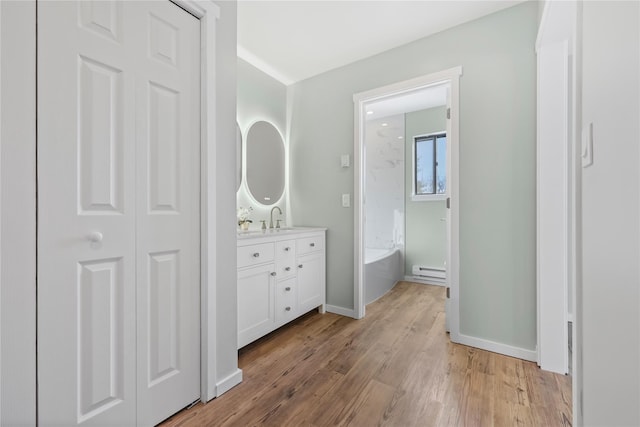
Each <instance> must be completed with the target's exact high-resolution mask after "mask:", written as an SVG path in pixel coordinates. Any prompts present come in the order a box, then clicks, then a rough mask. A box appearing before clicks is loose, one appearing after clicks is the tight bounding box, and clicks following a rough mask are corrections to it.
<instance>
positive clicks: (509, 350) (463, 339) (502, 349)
mask: <svg viewBox="0 0 640 427" xmlns="http://www.w3.org/2000/svg"><path fill="white" fill-rule="evenodd" d="M451 341H453V342H455V343H458V344H464V345H468V346H470V347H475V348H479V349H481V350H487V351H491V352H493V353H498V354H504V355H505V356H511V357H516V358H518V359H523V360H528V361H530V362H537V361H538V353H537V352H536V351H535V350H527V349H524V348H520V347H513V346H510V345H508V344H502V343H498V342H494V341H489V340H485V339H482V338H476V337H470V336H469V335H462V334H458V335H457V336H454V334H451Z"/></svg>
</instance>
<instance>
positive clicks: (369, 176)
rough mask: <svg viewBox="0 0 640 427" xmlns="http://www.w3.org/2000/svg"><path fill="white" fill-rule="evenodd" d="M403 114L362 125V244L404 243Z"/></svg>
mask: <svg viewBox="0 0 640 427" xmlns="http://www.w3.org/2000/svg"><path fill="white" fill-rule="evenodd" d="M404 132H405V131H404V114H400V115H397V116H390V117H385V118H382V119H378V120H371V121H367V123H366V127H365V168H366V176H365V220H366V225H365V245H366V247H368V248H377V249H383V248H384V249H387V248H393V247H396V246H403V245H404V180H405V160H404V159H405V158H404Z"/></svg>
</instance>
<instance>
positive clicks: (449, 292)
mask: <svg viewBox="0 0 640 427" xmlns="http://www.w3.org/2000/svg"><path fill="white" fill-rule="evenodd" d="M447 298H451V288H450V287H448V286H447Z"/></svg>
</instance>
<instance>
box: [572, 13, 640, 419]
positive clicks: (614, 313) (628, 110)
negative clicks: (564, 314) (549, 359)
mask: <svg viewBox="0 0 640 427" xmlns="http://www.w3.org/2000/svg"><path fill="white" fill-rule="evenodd" d="M582 24H583V32H582V35H583V39H582V44H583V50H582V53H583V62H582V78H583V86H582V89H583V90H582V100H583V103H582V125H583V129H584V127H585V126H587V125H588V124H590V123H592V124H593V165H592V166H590V167H588V168H586V169H583V175H582V178H583V180H582V185H583V192H582V197H583V198H582V221H583V236H582V237H583V240H582V242H583V279H582V316H581V320H582V324H583V337H582V338H583V339H582V348H581V349H578V351H580V352H581V353H582V359H583V360H582V362H583V364H582V372H581V373H580V372H577V373H576V374H577V375H580V374H582V382H583V389H582V390H576V392H577V393H579V395H580V396H581V397H582V401H583V410H584V413H583V422H584V425H588V426H595V425H629V426H630V425H640V405H639V402H640V291H639V290H640V272H639V265H640V206H639V203H640V174H639V170H640V150H639V141H640V124H639V123H640V105H639V102H640V101H639V99H640V92H639V91H640V84H639V83H640V82H639V78H640V40H639V39H640V32H639V28H640V3H638V2H635V1H634V2H614V1H587V2H584V3H583V22H582Z"/></svg>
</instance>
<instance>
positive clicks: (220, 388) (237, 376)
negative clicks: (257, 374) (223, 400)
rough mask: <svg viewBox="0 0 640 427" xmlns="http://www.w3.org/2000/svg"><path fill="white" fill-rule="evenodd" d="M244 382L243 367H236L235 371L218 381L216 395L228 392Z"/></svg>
mask: <svg viewBox="0 0 640 427" xmlns="http://www.w3.org/2000/svg"><path fill="white" fill-rule="evenodd" d="M241 382H242V369H236V371H235V372H234V373H232V374H231V375H229V376H228V377H226V378H223V379H222V380H221V381H218V382H217V383H216V397H220V396H221V395H222V394H224V393H226V392H228V391H229V390H231V389H232V388H233V387H235V386H237V385H238V384H240V383H241Z"/></svg>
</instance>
